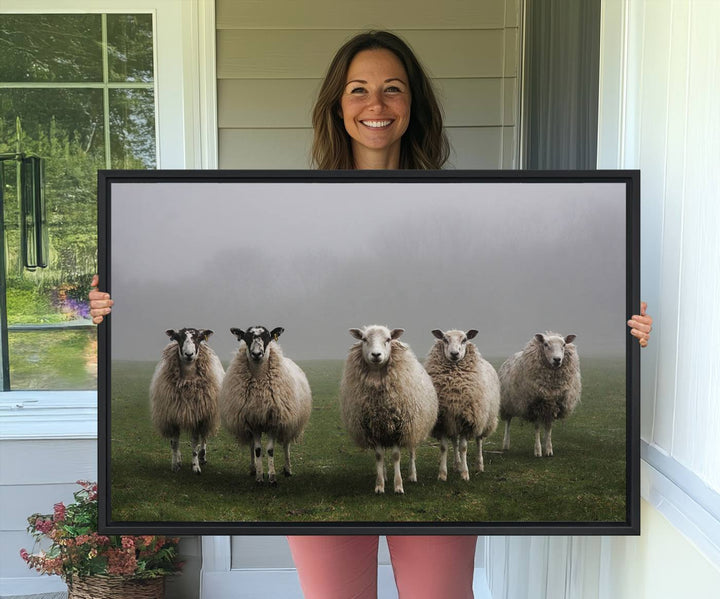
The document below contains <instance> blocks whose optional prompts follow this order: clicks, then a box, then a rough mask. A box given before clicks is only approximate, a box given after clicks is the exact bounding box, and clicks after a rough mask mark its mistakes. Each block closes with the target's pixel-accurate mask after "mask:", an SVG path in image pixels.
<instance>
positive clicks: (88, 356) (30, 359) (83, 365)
mask: <svg viewBox="0 0 720 599" xmlns="http://www.w3.org/2000/svg"><path fill="white" fill-rule="evenodd" d="M8 343H9V345H10V356H11V360H10V381H11V383H12V388H13V389H51V390H59V389H95V388H96V387H97V332H96V330H95V327H92V328H87V329H80V330H73V329H69V330H47V331H30V332H28V331H23V332H13V331H12V329H11V330H10V333H9V335H8Z"/></svg>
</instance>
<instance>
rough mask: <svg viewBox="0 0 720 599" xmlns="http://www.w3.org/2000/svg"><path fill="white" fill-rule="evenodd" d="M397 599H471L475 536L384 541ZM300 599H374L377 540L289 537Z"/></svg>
mask: <svg viewBox="0 0 720 599" xmlns="http://www.w3.org/2000/svg"><path fill="white" fill-rule="evenodd" d="M387 541H388V547H389V548H390V558H391V560H392V566H393V571H394V573H395V584H396V585H397V588H398V595H399V599H448V598H452V599H472V597H473V591H472V582H473V571H474V567H475V564H474V562H475V544H476V542H477V537H475V536H472V535H471V536H454V537H441V536H427V537H418V536H389V537H387ZM288 542H289V543H290V550H291V551H292V555H293V560H294V561H295V566H296V567H297V571H298V575H299V576H300V584H301V585H302V589H303V593H304V595H305V599H375V598H376V597H377V552H378V537H377V536H292V537H288Z"/></svg>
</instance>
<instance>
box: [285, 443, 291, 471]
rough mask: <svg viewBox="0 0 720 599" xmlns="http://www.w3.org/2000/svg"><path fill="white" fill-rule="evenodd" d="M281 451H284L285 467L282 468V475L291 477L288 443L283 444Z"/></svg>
mask: <svg viewBox="0 0 720 599" xmlns="http://www.w3.org/2000/svg"><path fill="white" fill-rule="evenodd" d="M283 449H284V450H285V465H284V466H283V474H285V476H292V469H291V468H290V443H285V444H284V445H283Z"/></svg>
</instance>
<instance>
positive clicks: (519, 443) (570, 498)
mask: <svg viewBox="0 0 720 599" xmlns="http://www.w3.org/2000/svg"><path fill="white" fill-rule="evenodd" d="M491 361H492V362H493V365H494V366H495V367H498V366H499V365H500V362H501V360H491ZM298 363H299V364H300V366H301V367H302V368H303V369H304V370H305V372H306V374H307V376H308V379H309V381H310V385H311V387H312V391H313V413H312V417H311V419H310V424H309V425H308V428H307V429H306V432H305V436H304V439H303V441H302V442H301V443H300V444H298V445H295V446H292V447H291V457H292V461H293V472H294V476H292V477H291V478H285V477H283V476H282V475H280V477H279V481H278V485H277V486H276V487H271V486H269V485H268V484H267V483H266V484H265V485H258V484H257V483H256V482H255V479H254V478H253V477H251V476H249V474H248V471H249V457H248V449H247V448H245V447H242V448H241V447H239V446H238V445H237V444H236V443H235V441H234V439H233V438H232V437H231V436H230V435H229V434H228V433H227V432H225V431H223V430H221V431H220V433H219V434H218V435H217V436H216V437H214V438H212V439H211V440H210V442H209V443H208V464H207V465H206V466H205V467H204V468H203V473H202V474H201V475H199V476H198V475H195V474H193V473H192V470H191V468H190V457H191V449H190V442H189V438H188V437H187V436H183V437H182V438H181V448H182V452H183V467H182V469H181V470H180V472H178V473H173V472H171V470H170V447H169V442H168V441H167V440H165V439H162V438H161V437H160V436H159V435H158V434H157V433H155V432H154V430H153V428H152V425H151V422H150V413H149V405H148V399H147V396H148V392H147V389H148V385H149V381H150V378H151V376H152V371H153V368H154V364H150V363H137V362H114V363H113V365H112V389H113V393H112V401H111V404H112V405H111V426H112V429H111V430H112V435H111V437H112V439H111V476H110V484H111V509H112V512H111V519H112V520H115V521H120V522H130V521H153V522H211V521H215V522H217V521H220V522H233V523H234V522H327V521H335V522H436V523H438V522H478V523H484V522H624V521H625V519H626V494H625V493H626V491H625V461H626V454H625V364H624V360H623V359H617V360H611V359H600V358H596V359H590V358H586V359H582V364H581V365H582V374H583V395H582V402H581V404H580V406H579V407H578V408H577V409H576V411H575V413H574V414H573V415H572V416H571V417H570V418H569V419H567V420H566V421H565V422H561V423H556V425H555V427H554V428H553V448H554V453H555V456H554V457H552V458H535V457H534V456H533V444H534V427H533V426H532V425H529V424H527V423H521V422H520V421H518V420H514V421H513V425H512V428H511V432H512V447H511V449H510V450H509V451H508V452H506V453H503V452H502V451H501V447H502V428H503V424H502V423H500V425H499V426H498V430H497V431H496V432H495V433H494V434H493V435H492V436H491V437H490V438H489V439H488V440H487V441H486V442H485V444H484V447H485V472H484V473H481V474H477V473H472V466H471V473H472V474H471V479H470V481H469V482H466V481H462V480H461V479H460V476H459V474H458V473H457V472H454V471H452V470H451V471H450V472H449V473H448V481H447V482H444V483H443V482H440V481H438V480H437V473H438V460H439V449H438V443H437V442H436V441H435V440H434V439H430V440H428V441H426V442H425V443H424V444H423V445H422V446H421V447H420V448H419V450H418V455H417V469H418V482H417V483H415V484H413V483H410V482H408V481H407V464H408V456H407V452H404V453H403V458H402V469H403V478H404V483H405V484H404V486H405V495H401V496H396V495H395V494H393V493H392V484H391V485H390V488H389V490H390V492H389V493H388V492H387V491H386V494H385V495H380V496H376V495H375V494H374V492H373V489H374V481H375V464H374V457H373V454H372V453H371V452H363V451H361V450H359V449H358V448H356V447H355V446H354V445H353V443H352V441H351V440H350V438H349V437H348V435H347V434H346V433H345V431H344V429H343V427H342V424H341V421H340V414H339V406H338V399H337V397H338V385H339V381H340V376H341V371H342V361H308V362H298ZM475 447H476V446H475V442H474V441H473V442H472V443H471V444H470V447H469V452H468V454H469V455H468V464H471V460H470V456H472V455H473V452H474V451H475ZM388 457H389V454H388ZM282 461H283V458H282V451H281V450H280V449H278V450H277V451H276V459H275V463H276V468H277V467H278V465H279V466H280V470H279V472H281V467H282ZM451 462H452V461H451V460H450V463H451ZM387 463H388V460H387V459H386V464H387ZM388 472H389V477H390V481H391V482H392V465H391V462H390V466H389V468H388Z"/></svg>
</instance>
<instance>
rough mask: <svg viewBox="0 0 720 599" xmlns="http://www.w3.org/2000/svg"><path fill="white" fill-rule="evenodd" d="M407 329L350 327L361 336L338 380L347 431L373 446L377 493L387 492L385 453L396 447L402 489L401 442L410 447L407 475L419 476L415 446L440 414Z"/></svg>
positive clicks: (396, 481) (397, 485) (397, 474)
mask: <svg viewBox="0 0 720 599" xmlns="http://www.w3.org/2000/svg"><path fill="white" fill-rule="evenodd" d="M403 332H404V329H393V330H392V331H391V330H390V329H388V328H387V327H384V326H379V325H372V326H366V327H364V328H363V329H350V334H351V335H352V336H353V337H355V339H358V340H359V343H355V344H354V345H353V346H352V347H351V348H350V350H349V352H348V356H347V359H346V361H345V367H344V370H343V375H342V381H341V383H340V408H341V414H342V419H343V422H344V424H345V427H346V429H347V431H348V432H349V434H350V436H351V437H352V439H353V440H354V441H355V443H356V444H357V445H358V446H360V447H361V448H363V449H368V448H371V449H374V450H375V462H376V473H377V476H376V479H375V493H377V494H380V493H384V492H385V464H384V454H385V450H386V449H388V448H391V449H392V458H393V463H394V468H395V478H394V486H395V493H398V494H403V493H404V492H405V491H404V489H403V481H402V476H401V474H400V448H401V447H405V448H408V449H409V451H410V474H409V480H410V481H411V482H417V471H416V468H415V449H416V448H417V446H418V445H419V444H420V443H421V442H422V441H423V440H424V439H426V438H427V436H428V435H429V434H430V431H431V430H432V427H433V425H434V424H435V420H436V419H437V411H438V400H437V394H436V393H435V387H433V384H432V380H431V379H430V375H428V373H427V372H425V369H424V368H423V367H422V365H421V364H420V362H418V360H417V358H416V357H415V354H413V352H412V350H411V349H410V347H409V346H407V345H406V344H404V343H401V342H400V341H398V337H400V335H402V333H403Z"/></svg>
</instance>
